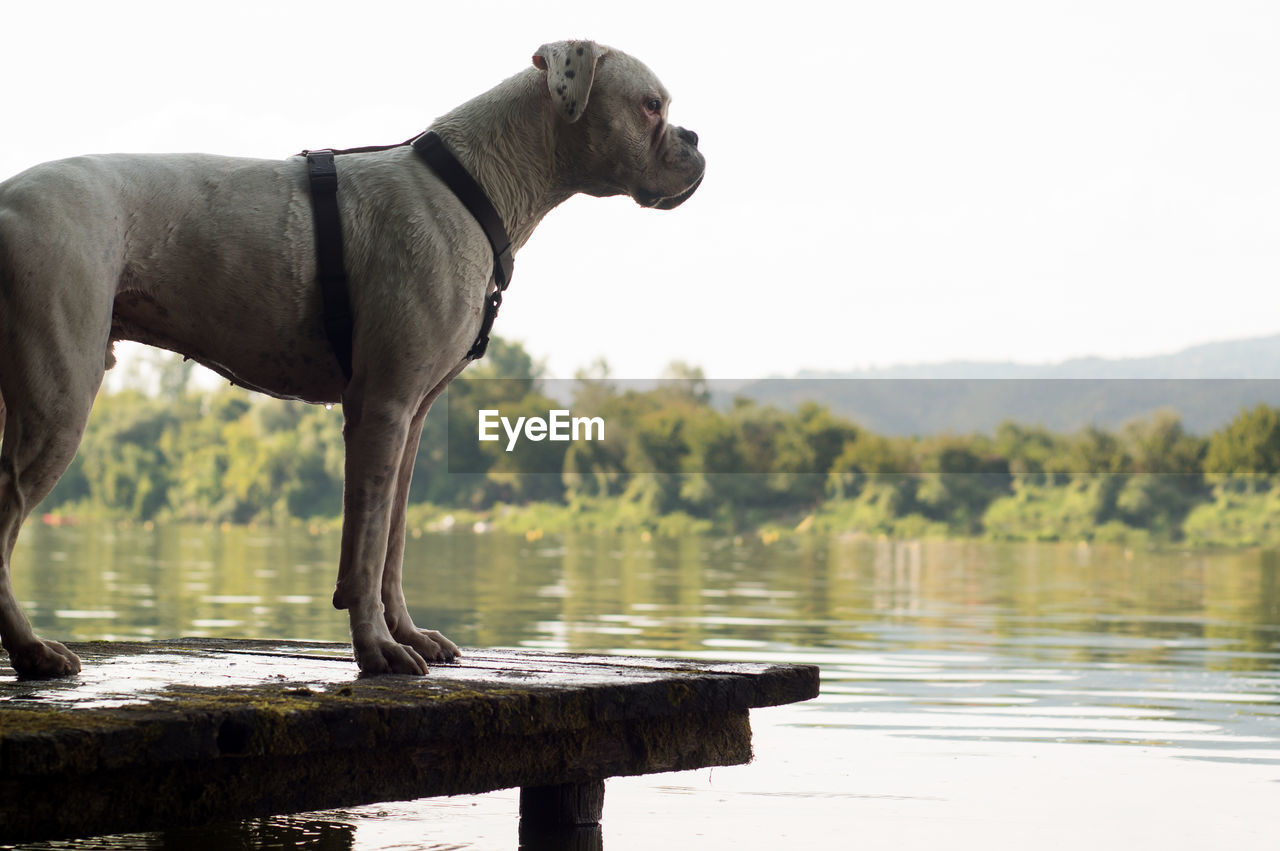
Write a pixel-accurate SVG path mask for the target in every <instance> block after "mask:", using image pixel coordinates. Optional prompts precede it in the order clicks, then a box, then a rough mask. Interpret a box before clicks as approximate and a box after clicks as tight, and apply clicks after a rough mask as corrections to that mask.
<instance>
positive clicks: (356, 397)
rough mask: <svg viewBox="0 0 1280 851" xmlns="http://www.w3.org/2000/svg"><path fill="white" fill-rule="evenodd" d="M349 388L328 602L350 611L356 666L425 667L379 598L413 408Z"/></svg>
mask: <svg viewBox="0 0 1280 851" xmlns="http://www.w3.org/2000/svg"><path fill="white" fill-rule="evenodd" d="M348 391H349V392H348V393H347V394H346V396H345V398H344V399H343V414H344V416H345V418H346V423H345V425H344V428H343V437H344V439H345V441H346V450H347V458H346V481H345V483H344V487H343V494H342V555H341V560H340V562H339V565H338V587H337V589H336V590H335V591H334V593H333V605H334V606H335V607H337V608H339V609H347V610H348V612H349V613H350V616H351V643H352V645H353V647H354V649H355V656H356V664H357V665H358V666H359V667H360V670H361V671H362V672H363V673H366V674H425V673H426V672H427V663H426V661H425V660H424V659H423V658H422V655H421V654H420V653H419V652H418V651H417V650H415V649H413V648H412V647H410V646H407V645H404V644H400V643H399V642H397V641H396V640H395V639H394V638H393V637H392V636H391V631H390V630H389V629H388V628H387V622H386V619H385V617H384V616H383V606H382V571H383V565H384V564H385V562H386V558H387V542H388V537H389V532H390V527H391V516H392V513H393V508H392V507H393V505H394V500H395V499H396V497H397V493H396V491H397V482H398V479H399V471H400V463H401V459H402V458H403V457H404V452H405V445H406V443H407V442H408V435H409V431H410V426H411V420H412V419H413V418H414V417H413V415H414V413H415V412H416V408H409V407H407V406H406V405H404V404H403V403H399V402H395V401H386V400H383V399H380V398H376V397H373V398H370V397H367V396H365V395H364V394H363V393H362V392H361V391H359V390H355V391H354V392H352V391H351V388H349V389H348Z"/></svg>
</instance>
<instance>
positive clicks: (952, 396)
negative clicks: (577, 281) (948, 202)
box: [712, 334, 1280, 435]
mask: <svg viewBox="0 0 1280 851" xmlns="http://www.w3.org/2000/svg"><path fill="white" fill-rule="evenodd" d="M712 384H713V389H714V388H715V384H716V383H715V382H713V383H712ZM731 395H733V396H745V397H747V398H751V399H755V400H756V401H758V402H761V403H765V404H774V405H778V406H780V407H785V408H794V407H795V406H797V405H799V404H800V403H802V402H805V401H815V402H818V403H820V404H822V405H825V406H827V407H828V408H830V409H831V410H832V411H834V412H836V413H839V414H842V415H844V416H847V417H849V418H851V419H852V420H854V421H855V422H857V423H858V424H860V425H862V426H864V427H865V428H868V429H870V430H871V431H873V432H878V433H881V434H895V435H905V434H938V433H943V432H952V433H957V434H967V433H972V432H991V431H993V430H994V429H995V428H996V426H998V425H999V424H1000V423H1001V422H1003V421H1006V420H1011V421H1013V422H1017V423H1020V424H1024V425H1041V426H1044V427H1046V428H1048V429H1050V430H1051V431H1058V432H1070V431H1075V430H1077V429H1079V428H1082V427H1084V426H1087V425H1090V424H1094V425H1098V426H1101V427H1106V428H1114V427H1116V426H1119V425H1121V424H1122V423H1124V422H1126V421H1128V420H1132V419H1135V418H1139V417H1146V416H1149V415H1151V414H1152V413H1154V412H1156V411H1158V410H1161V409H1172V410H1174V411H1177V412H1178V414H1179V415H1180V416H1181V417H1182V421H1183V424H1184V425H1185V426H1186V427H1187V428H1188V429H1189V430H1190V431H1192V432H1196V433H1201V434H1204V433H1208V432H1211V431H1213V430H1214V429H1217V428H1219V427H1220V426H1222V425H1223V424H1224V423H1226V422H1228V421H1229V420H1230V419H1231V418H1232V417H1234V416H1235V415H1236V414H1238V413H1239V412H1240V410H1241V409H1242V408H1245V407H1252V406H1254V405H1257V404H1259V403H1263V402H1265V403H1267V404H1270V405H1276V406H1280V334H1278V335H1275V336H1271V337H1261V338H1256V339H1250V340H1234V341H1230V342H1221V343H1208V344H1206V345H1201V346H1194V347H1192V348H1188V349H1184V350H1182V351H1180V352H1175V353H1173V354H1169V355H1160V356H1156V357H1146V358H1127V359H1105V358H1078V359H1074V360H1069V361H1063V362H1061V363H1056V364H1038V365H1037V364H1017V363H984V362H956V361H953V362H948V363H936V364H916V365H904V366H891V367H883V368H877V369H867V370H855V371H851V372H822V373H819V372H804V373H800V374H799V375H797V376H796V377H795V378H789V379H764V380H760V381H751V382H747V383H744V384H740V385H737V386H735V387H734V388H733V389H732V392H731Z"/></svg>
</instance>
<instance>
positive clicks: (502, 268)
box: [412, 131, 515, 360]
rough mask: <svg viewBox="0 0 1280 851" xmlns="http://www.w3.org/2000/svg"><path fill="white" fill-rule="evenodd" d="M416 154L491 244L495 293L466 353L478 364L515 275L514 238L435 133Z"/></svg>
mask: <svg viewBox="0 0 1280 851" xmlns="http://www.w3.org/2000/svg"><path fill="white" fill-rule="evenodd" d="M412 145H413V150H414V151H416V152H417V154H418V156H420V157H422V159H423V161H424V162H425V163H426V164H427V165H428V166H429V167H430V168H431V170H432V171H434V172H435V173H436V176H437V177H439V178H440V180H441V181H443V182H444V185H445V186H448V187H449V190H450V191H451V192H453V194H454V195H456V196H458V200H459V201H461V202H462V205H463V206H464V207H466V208H467V210H468V211H469V212H470V213H471V215H472V216H474V217H475V220H476V221H477V222H479V223H480V228H481V229H482V230H483V231H484V235H485V237H486V238H487V239H488V240H489V248H490V249H491V250H492V251H493V282H494V285H495V286H494V290H493V292H492V293H491V294H490V295H489V296H488V297H487V298H486V299H485V302H484V318H483V319H482V320H481V322H480V333H479V334H477V335H476V341H475V342H474V343H473V344H472V345H471V350H470V351H469V352H467V357H469V358H471V359H472V360H479V359H480V358H482V357H484V353H485V350H486V349H488V348H489V334H490V333H491V332H492V331H493V321H494V320H495V319H497V318H498V308H499V307H501V306H502V294H503V293H504V292H506V289H507V286H508V285H509V284H510V283H511V276H512V274H513V273H514V272H515V260H514V258H512V256H511V238H510V237H509V236H507V229H506V227H504V226H503V224H502V216H500V215H498V211H497V210H496V209H494V206H493V203H492V202H491V201H490V200H489V196H488V195H485V194H484V189H482V188H481V186H480V184H479V183H477V182H476V180H475V178H473V177H472V176H471V175H470V174H468V173H467V170H466V169H465V168H463V167H462V163H460V162H458V160H457V158H456V157H454V155H453V154H452V153H450V152H449V149H448V148H446V147H445V144H444V141H443V140H442V139H441V138H440V137H439V136H438V135H437V134H436V133H435V132H434V131H427V132H426V133H423V134H422V135H421V136H419V137H418V138H417V139H414V140H413V142H412Z"/></svg>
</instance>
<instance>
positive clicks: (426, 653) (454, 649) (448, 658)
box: [393, 626, 462, 662]
mask: <svg viewBox="0 0 1280 851" xmlns="http://www.w3.org/2000/svg"><path fill="white" fill-rule="evenodd" d="M393 634H394V635H395V638H396V641H399V642H401V643H402V644H407V645H408V646H410V647H412V648H413V649H414V650H416V651H418V655H420V656H421V657H422V658H424V659H426V660H427V661H428V662H452V661H454V660H455V659H457V658H458V657H460V656H461V655H462V653H461V652H460V651H459V650H458V645H456V644H454V643H453V642H452V641H450V640H449V639H447V638H445V637H444V636H443V635H441V634H440V633H438V632H436V631H435V630H434V629H418V628H417V627H416V626H415V627H410V628H409V629H405V630H400V631H397V632H395V633H393Z"/></svg>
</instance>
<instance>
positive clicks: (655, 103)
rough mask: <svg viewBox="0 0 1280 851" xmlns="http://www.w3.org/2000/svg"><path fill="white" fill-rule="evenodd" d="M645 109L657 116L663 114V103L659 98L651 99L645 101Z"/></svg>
mask: <svg viewBox="0 0 1280 851" xmlns="http://www.w3.org/2000/svg"><path fill="white" fill-rule="evenodd" d="M644 108H645V109H647V110H648V111H649V112H652V113H653V114H654V115H657V114H658V113H660V112H662V101H661V100H660V99H659V98H649V99H648V100H647V101H645V103H644Z"/></svg>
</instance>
